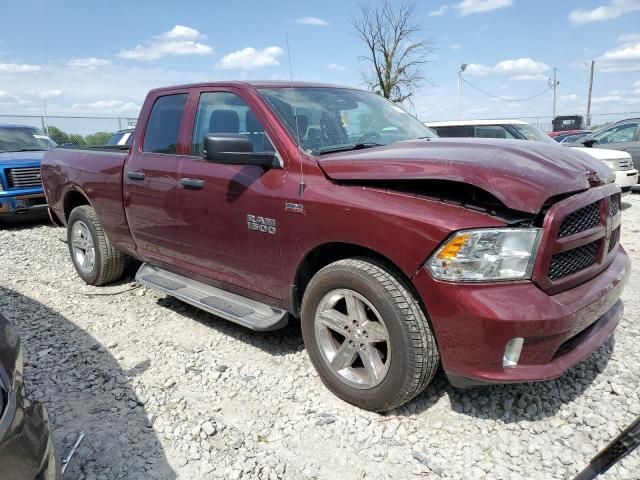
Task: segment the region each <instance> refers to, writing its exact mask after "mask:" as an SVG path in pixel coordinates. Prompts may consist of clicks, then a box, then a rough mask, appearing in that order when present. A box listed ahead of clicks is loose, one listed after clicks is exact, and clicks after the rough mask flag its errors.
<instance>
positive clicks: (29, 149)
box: [3, 148, 44, 152]
mask: <svg viewBox="0 0 640 480" xmlns="http://www.w3.org/2000/svg"><path fill="white" fill-rule="evenodd" d="M3 151H4V152H42V151H44V149H42V148H19V149H18V150H3Z"/></svg>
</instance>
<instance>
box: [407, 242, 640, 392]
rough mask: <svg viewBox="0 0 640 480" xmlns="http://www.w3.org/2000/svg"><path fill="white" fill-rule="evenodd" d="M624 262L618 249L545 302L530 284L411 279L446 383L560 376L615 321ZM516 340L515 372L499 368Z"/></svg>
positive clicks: (624, 277) (600, 340)
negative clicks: (591, 273) (519, 342)
mask: <svg viewBox="0 0 640 480" xmlns="http://www.w3.org/2000/svg"><path fill="white" fill-rule="evenodd" d="M630 269H631V267H630V261H629V258H628V256H627V254H626V253H625V251H624V249H623V248H622V247H618V252H617V254H616V255H615V258H614V260H613V262H612V263H611V264H610V265H609V267H608V268H607V269H606V270H604V271H603V272H601V273H600V274H599V275H597V276H596V277H594V278H592V279H591V280H589V281H588V282H586V283H583V284H582V285H579V286H577V287H575V288H572V289H570V290H566V291H564V292H562V293H558V294H556V295H548V294H547V293H545V292H543V291H542V290H540V289H539V288H538V287H537V286H535V285H534V284H533V283H530V282H522V283H502V284H500V283H493V284H485V285H481V284H453V283H447V282H439V281H436V280H434V279H433V278H432V277H431V276H430V275H429V273H428V272H427V271H426V270H425V269H421V270H420V272H419V273H418V274H417V275H416V276H415V277H414V284H415V285H416V287H417V289H418V292H419V293H420V295H421V296H422V298H423V301H424V303H425V305H426V307H427V311H428V313H429V316H430V318H431V322H432V325H433V328H434V331H435V335H436V339H437V342H438V347H439V350H440V355H441V358H442V364H443V367H444V370H445V372H446V373H447V375H448V376H449V378H450V379H451V381H452V383H453V384H454V385H457V386H469V385H473V384H480V383H515V382H528V381H538V380H549V379H553V378H557V377H559V376H561V375H562V374H563V373H564V372H566V371H567V370H568V369H569V368H571V367H572V366H573V365H575V364H576V363H578V362H580V361H582V360H584V359H585V358H587V357H588V356H589V355H591V353H593V352H594V351H595V350H596V349H597V348H598V347H599V346H600V345H602V344H603V343H604V342H605V341H606V339H607V338H608V337H609V335H610V334H611V333H612V332H613V331H614V330H615V328H616V326H617V324H618V322H619V321H620V319H621V318H622V313H623V305H622V302H621V301H620V295H621V294H622V290H623V288H624V285H625V284H626V282H627V280H628V277H629V273H630ZM519 337H520V338H524V345H523V348H522V353H521V355H520V358H519V360H518V364H517V366H513V367H504V366H503V355H504V352H505V348H506V346H507V343H508V342H509V341H510V340H512V339H514V338H519Z"/></svg>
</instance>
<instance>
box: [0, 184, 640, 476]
mask: <svg viewBox="0 0 640 480" xmlns="http://www.w3.org/2000/svg"><path fill="white" fill-rule="evenodd" d="M626 202H627V203H628V205H627V206H628V207H629V208H627V209H626V211H625V212H624V230H623V244H624V245H625V246H626V248H627V251H628V252H629V253H630V254H631V256H632V257H634V258H635V259H636V262H637V261H638V260H637V259H638V258H639V257H640V237H639V236H638V232H639V228H640V227H638V225H640V196H635V197H632V198H629V197H627V199H626ZM63 236H64V230H62V229H57V228H53V227H50V226H45V225H42V224H35V225H34V224H31V225H20V226H11V227H8V228H6V227H5V228H1V229H0V251H1V252H2V255H0V312H2V313H3V314H4V315H5V316H6V317H8V318H9V319H10V320H12V321H13V323H14V324H15V325H17V327H18V329H19V330H20V333H21V335H22V339H23V343H24V355H25V376H26V381H27V385H28V390H29V393H30V395H31V396H32V397H33V398H34V399H37V400H41V401H43V402H44V403H45V404H46V406H47V408H48V410H49V413H50V417H51V420H52V423H53V426H54V428H55V437H56V444H57V447H58V450H59V452H63V451H64V450H66V448H68V447H69V445H70V444H71V442H72V440H73V438H74V436H75V435H76V434H77V433H78V432H79V431H80V430H84V431H86V432H87V437H86V439H85V441H84V442H83V443H82V445H81V447H80V449H79V450H78V453H77V455H76V456H75V457H74V458H73V460H72V464H71V466H70V468H69V470H68V473H69V475H68V478H70V479H87V480H88V479H91V480H96V479H105V480H106V479H124V478H127V479H128V478H130V479H147V478H154V479H174V478H181V479H209V478H216V479H217V478H224V479H239V478H260V479H281V478H287V479H289V478H291V479H299V478H300V479H303V478H317V479H345V480H348V479H354V480H356V479H357V480H361V479H387V478H388V479H392V478H393V479H412V478H435V479H438V478H454V479H467V478H469V479H480V478H488V479H521V478H529V479H555V478H558V479H564V478H572V477H573V476H574V475H575V474H576V473H577V472H578V471H579V470H580V469H581V468H582V467H583V466H584V465H586V463H587V462H588V461H589V459H590V458H591V457H592V456H593V455H594V453H595V452H596V451H597V450H599V449H600V448H602V447H604V446H605V445H606V444H607V443H608V442H609V441H610V440H611V439H612V438H613V437H614V436H616V435H617V434H618V433H619V432H620V430H621V428H622V427H625V426H626V425H628V424H629V423H630V422H631V421H632V420H633V419H634V418H636V417H637V416H638V415H640V369H639V368H640V367H639V365H640V346H639V345H638V341H637V339H638V338H639V337H640V321H639V320H640V315H639V314H638V312H639V309H638V306H639V302H640V300H639V295H638V293H639V292H640V275H639V273H638V269H637V268H636V269H635V270H634V272H633V274H632V278H631V282H630V284H629V286H628V287H627V290H626V292H625V294H624V298H625V301H626V314H625V317H624V319H623V321H622V323H621V325H620V327H619V328H618V330H617V332H616V334H615V338H611V339H609V341H608V342H607V343H606V344H605V345H603V346H602V347H601V348H600V349H599V350H598V351H597V352H595V353H594V355H592V356H591V357H590V358H589V359H588V360H586V361H585V362H583V363H581V364H579V365H577V366H576V367H574V368H573V369H572V370H571V371H569V372H568V373H567V374H566V375H565V376H563V377H562V378H560V379H558V380H555V381H550V382H544V383H537V384H525V385H511V386H493V387H485V388H475V389H471V390H467V391H459V390H455V389H453V388H452V387H450V386H449V385H448V384H447V382H446V381H445V379H444V377H443V375H442V374H439V375H438V376H437V377H436V380H435V381H434V383H433V384H432V385H431V386H429V387H428V388H427V390H426V391H425V392H424V393H423V394H422V395H420V396H419V397H418V398H417V399H415V400H414V401H412V402H411V403H409V404H407V405H405V406H404V407H402V408H400V409H398V410H397V411H394V412H391V413H390V414H387V415H384V416H382V415H377V414H374V413H369V412H365V411H362V410H359V409H357V408H355V407H352V406H350V405H348V404H346V403H344V402H342V401H340V400H338V399H337V398H336V397H334V396H333V395H332V394H331V393H329V391H328V390H326V389H325V388H324V386H323V385H322V383H321V382H320V380H319V378H318V376H317V375H316V373H315V372H314V370H313V368H312V366H311V364H310V362H309V360H308V358H307V355H306V352H305V351H304V346H303V343H302V337H301V334H300V329H299V327H298V326H297V325H291V326H290V327H288V328H286V329H284V330H282V331H278V332H274V333H269V334H259V333H254V332H251V331H249V330H246V329H243V328H241V327H239V326H236V325H233V324H230V323H227V322H225V321H223V320H220V319H217V318H215V317H213V316H211V315H208V314H205V313H204V312H200V311H198V310H197V309H194V308H191V307H190V306H188V305H186V304H183V303H181V302H179V301H177V300H173V299H171V298H169V297H165V296H164V295H162V294H159V293H156V292H154V291H152V290H148V289H146V288H143V287H138V286H137V285H136V284H135V283H133V282H132V281H131V279H130V278H129V279H126V280H125V281H123V282H120V283H119V284H116V285H112V286H109V287H103V288H95V287H89V286H86V285H84V284H83V283H82V281H81V280H80V279H79V278H78V277H77V276H76V274H75V271H74V270H73V268H72V266H71V262H70V260H69V258H68V253H67V247H66V245H65V244H64V243H63V242H62V241H61V240H60V239H61V238H62V237H63ZM638 472H640V452H636V453H634V454H633V455H630V456H628V457H627V458H626V459H625V460H624V461H623V462H621V463H620V464H619V465H618V466H616V467H615V468H614V469H612V470H611V471H610V473H609V474H608V475H607V476H606V478H611V479H627V480H632V479H633V480H638V479H640V474H639V473H638Z"/></svg>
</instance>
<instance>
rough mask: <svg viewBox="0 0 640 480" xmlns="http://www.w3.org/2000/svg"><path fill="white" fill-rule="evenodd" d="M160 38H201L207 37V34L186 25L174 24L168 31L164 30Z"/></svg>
mask: <svg viewBox="0 0 640 480" xmlns="http://www.w3.org/2000/svg"><path fill="white" fill-rule="evenodd" d="M158 38H166V39H169V40H173V39H180V40H200V39H202V38H207V37H206V35H203V34H201V33H200V32H199V31H198V30H196V29H195V28H191V27H186V26H184V25H174V27H173V28H172V29H171V30H169V31H168V32H164V33H163V34H162V35H160V36H159V37H158Z"/></svg>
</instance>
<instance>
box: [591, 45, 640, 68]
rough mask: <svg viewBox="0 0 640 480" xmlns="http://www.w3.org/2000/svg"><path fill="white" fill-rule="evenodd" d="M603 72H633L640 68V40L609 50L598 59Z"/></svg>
mask: <svg viewBox="0 0 640 480" xmlns="http://www.w3.org/2000/svg"><path fill="white" fill-rule="evenodd" d="M596 65H597V66H598V68H599V69H600V70H602V71H603V72H633V71H636V70H640V41H637V42H626V43H621V44H620V45H618V46H616V47H615V48H612V49H611V50H607V51H606V52H605V53H604V54H603V55H601V56H600V57H599V58H597V59H596Z"/></svg>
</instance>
